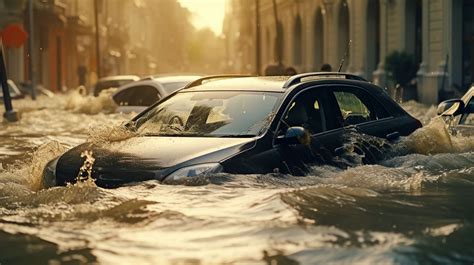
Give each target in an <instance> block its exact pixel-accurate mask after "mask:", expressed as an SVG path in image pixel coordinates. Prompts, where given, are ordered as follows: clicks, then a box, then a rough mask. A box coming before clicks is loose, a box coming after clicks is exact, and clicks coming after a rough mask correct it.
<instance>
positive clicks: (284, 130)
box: [44, 73, 421, 187]
mask: <svg viewBox="0 0 474 265" xmlns="http://www.w3.org/2000/svg"><path fill="white" fill-rule="evenodd" d="M125 127H126V128H127V130H129V131H130V132H131V133H132V135H134V136H133V137H130V138H128V139H125V140H122V141H119V142H114V143H106V144H104V143H92V142H90V143H85V144H82V145H79V146H77V147H75V148H73V149H71V150H69V151H68V152H66V153H65V154H64V155H62V156H60V157H59V158H58V159H56V160H53V161H51V162H50V163H49V165H48V166H47V168H46V170H45V174H44V180H45V183H50V184H49V185H65V184H67V183H74V182H76V181H77V180H80V179H83V178H85V176H84V174H85V173H84V172H85V171H84V170H80V169H81V167H82V169H84V167H85V166H87V165H88V166H91V168H90V167H89V169H90V170H86V171H87V172H89V173H90V177H92V178H93V179H94V181H95V183H96V184H97V185H98V186H102V187H116V186H120V185H124V184H127V183H132V182H138V181H144V180H158V181H162V182H165V183H173V182H175V181H182V180H186V179H188V178H192V177H196V176H201V175H206V174H214V173H218V172H225V173H234V174H254V173H257V174H265V173H272V172H278V173H283V174H294V175H304V174H306V173H308V170H309V167H308V165H317V164H321V163H324V162H325V161H326V159H325V157H327V156H337V155H338V154H339V153H340V152H341V150H343V149H344V148H345V147H344V144H345V140H344V134H345V133H347V132H356V133H358V134H368V135H371V136H376V137H381V138H386V139H389V140H394V139H396V138H398V137H399V136H406V135H409V134H411V133H412V132H413V131H415V130H416V129H417V128H419V127H421V123H420V122H419V121H418V120H417V119H415V118H413V117H412V116H410V115H409V114H408V113H407V112H406V111H404V110H403V109H402V108H401V107H400V106H399V105H398V104H397V103H395V102H394V101H393V100H392V99H391V98H390V97H389V96H388V95H387V94H386V93H385V92H384V91H383V90H382V89H381V88H379V87H377V86H375V85H373V84H371V83H369V82H367V81H365V80H364V79H362V78H360V77H358V76H354V75H351V74H345V73H308V74H300V75H295V76H292V77H235V76H213V77H205V78H202V79H199V80H196V81H194V82H192V83H190V84H188V85H187V86H186V87H185V88H183V89H180V90H178V91H176V92H174V93H172V94H171V95H169V96H168V97H166V98H164V99H162V100H161V101H159V102H158V103H156V104H154V105H153V106H151V107H149V108H148V109H147V110H145V111H144V112H142V113H140V114H139V115H137V116H136V117H135V118H134V119H133V120H132V121H130V122H129V123H128V124H127V125H126V126H125ZM366 151H367V153H366V156H365V159H366V162H367V163H370V162H371V161H370V159H371V157H370V150H366ZM91 154H92V155H93V158H94V159H95V161H94V159H92V160H91V159H86V161H85V160H84V158H83V157H84V155H85V156H90V155H91ZM81 155H82V156H81ZM87 161H89V162H87ZM91 161H93V162H91ZM91 164H93V165H91ZM49 185H47V186H49Z"/></svg>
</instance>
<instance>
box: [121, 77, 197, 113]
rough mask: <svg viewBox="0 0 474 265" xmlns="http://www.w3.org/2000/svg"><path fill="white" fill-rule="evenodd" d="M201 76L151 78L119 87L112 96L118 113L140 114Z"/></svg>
mask: <svg viewBox="0 0 474 265" xmlns="http://www.w3.org/2000/svg"><path fill="white" fill-rule="evenodd" d="M201 77H202V76H199V75H158V76H150V77H146V78H143V79H140V80H139V81H135V82H132V83H129V84H126V85H123V86H121V87H119V89H118V90H117V91H116V92H115V93H114V94H113V95H112V98H113V100H114V101H115V103H116V104H117V105H118V108H117V112H121V113H130V112H136V113H139V112H141V111H143V110H145V109H146V108H147V107H149V106H151V105H153V104H154V103H155V102H157V101H158V100H160V99H162V98H164V97H165V96H167V95H169V94H171V93H173V92H174V91H176V90H178V89H180V88H183V87H184V86H186V85H187V84H188V83H190V82H192V81H194V80H196V79H199V78H201Z"/></svg>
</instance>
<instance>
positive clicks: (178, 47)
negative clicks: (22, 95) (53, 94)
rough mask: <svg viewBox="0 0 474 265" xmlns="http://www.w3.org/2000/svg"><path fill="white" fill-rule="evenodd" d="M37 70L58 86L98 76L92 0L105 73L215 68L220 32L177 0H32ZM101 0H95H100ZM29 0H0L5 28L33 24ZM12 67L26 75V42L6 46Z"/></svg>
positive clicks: (13, 73) (19, 76)
mask: <svg viewBox="0 0 474 265" xmlns="http://www.w3.org/2000/svg"><path fill="white" fill-rule="evenodd" d="M32 1H33V3H34V19H33V25H34V47H33V51H34V53H33V54H34V60H33V61H34V63H35V65H34V71H33V72H34V74H35V76H36V80H37V83H38V84H41V85H43V86H45V87H46V88H49V89H51V90H53V91H62V90H66V89H68V88H75V87H77V86H78V85H80V84H85V85H87V86H90V85H92V84H93V83H95V81H96V80H97V78H98V76H97V73H98V69H97V54H96V35H95V33H96V27H95V11H96V10H95V4H97V13H98V25H99V26H98V31H99V43H100V45H99V46H100V49H99V54H100V67H101V69H100V70H101V71H100V73H101V76H109V75H118V74H136V75H140V76H144V75H151V74H160V73H169V72H196V73H214V72H220V70H221V68H222V63H221V62H222V60H221V58H222V57H223V55H224V52H223V40H222V39H221V38H220V37H219V36H216V35H215V34H214V33H213V32H212V31H210V30H207V29H201V30H197V29H195V28H194V27H193V25H192V23H191V22H190V20H191V18H190V17H191V14H190V12H189V11H188V10H187V9H186V8H183V7H182V6H181V5H180V3H179V2H178V1H177V0H32ZM96 1H97V2H96ZM28 2H29V0H0V32H1V31H2V30H3V29H5V28H6V27H8V26H9V25H12V24H15V25H20V26H21V27H22V28H23V29H24V30H25V31H27V32H28V25H29V24H28V23H29V21H28ZM6 54H7V56H6V60H7V67H8V74H9V77H10V78H11V79H13V80H14V81H15V82H17V83H21V82H25V81H27V80H29V75H30V73H29V72H28V59H29V50H28V45H27V43H25V44H24V45H22V46H21V47H19V48H18V47H6Z"/></svg>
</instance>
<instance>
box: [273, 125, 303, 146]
mask: <svg viewBox="0 0 474 265" xmlns="http://www.w3.org/2000/svg"><path fill="white" fill-rule="evenodd" d="M310 140H311V137H310V136H309V133H308V131H306V130H305V128H303V127H300V126H294V127H290V128H288V130H286V133H285V135H284V136H280V137H278V143H280V144H304V145H308V144H309V143H310Z"/></svg>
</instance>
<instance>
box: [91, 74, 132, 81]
mask: <svg viewBox="0 0 474 265" xmlns="http://www.w3.org/2000/svg"><path fill="white" fill-rule="evenodd" d="M139 79H140V77H138V76H136V75H113V76H107V77H102V78H100V79H99V82H104V81H116V80H134V81H135V80H139Z"/></svg>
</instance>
